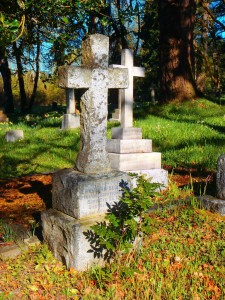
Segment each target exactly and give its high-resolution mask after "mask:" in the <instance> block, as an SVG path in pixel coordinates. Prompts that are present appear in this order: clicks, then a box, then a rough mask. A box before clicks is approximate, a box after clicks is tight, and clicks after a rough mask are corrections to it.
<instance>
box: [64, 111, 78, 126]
mask: <svg viewBox="0 0 225 300" xmlns="http://www.w3.org/2000/svg"><path fill="white" fill-rule="evenodd" d="M79 127H80V116H79V115H75V114H64V115H63V119H62V129H70V128H79Z"/></svg>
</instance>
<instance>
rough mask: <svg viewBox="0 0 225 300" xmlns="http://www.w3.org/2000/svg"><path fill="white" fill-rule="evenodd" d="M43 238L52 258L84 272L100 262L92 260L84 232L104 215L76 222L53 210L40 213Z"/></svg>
mask: <svg viewBox="0 0 225 300" xmlns="http://www.w3.org/2000/svg"><path fill="white" fill-rule="evenodd" d="M41 219H42V224H43V237H44V241H45V242H46V244H47V245H48V246H49V248H50V250H51V251H52V252H53V254H54V256H55V257H56V258H57V259H59V260H60V261H62V263H64V264H65V265H66V267H67V268H75V269H76V270H78V271H84V270H87V269H88V268H90V267H91V266H92V265H94V264H98V265H99V264H101V263H102V260H100V259H98V258H94V255H93V253H89V252H88V250H90V249H91V246H90V243H89V242H88V240H87V239H86V237H85V235H84V232H86V231H87V230H89V229H90V226H91V225H94V224H96V222H101V221H103V220H104V215H98V216H95V217H92V218H86V219H82V220H77V219H75V218H72V217H70V216H68V215H66V214H64V213H62V212H59V211H57V210H55V209H49V210H47V211H44V212H42V213H41Z"/></svg>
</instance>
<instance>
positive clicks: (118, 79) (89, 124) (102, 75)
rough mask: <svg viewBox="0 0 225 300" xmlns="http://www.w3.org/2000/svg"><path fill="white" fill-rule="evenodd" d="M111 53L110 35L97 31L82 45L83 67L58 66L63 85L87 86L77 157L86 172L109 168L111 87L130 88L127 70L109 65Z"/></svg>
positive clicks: (84, 95) (79, 167) (83, 99)
mask: <svg viewBox="0 0 225 300" xmlns="http://www.w3.org/2000/svg"><path fill="white" fill-rule="evenodd" d="M108 52H109V39H108V37H106V36H103V35H101V34H94V35H91V36H89V37H88V38H87V39H86V40H85V41H84V42H83V44H82V62H83V65H82V66H81V67H77V66H63V67H60V68H59V85H60V86H61V87H66V88H87V89H88V90H87V91H86V92H85V93H84V94H83V96H82V97H81V122H80V123H81V148H80V151H79V153H78V155H77V160H76V167H77V169H78V170H79V171H80V172H83V173H99V172H102V173H104V172H108V171H110V169H111V167H110V161H109V158H108V154H107V151H106V144H107V139H106V132H107V115H108V109H107V96H108V89H109V88H127V87H128V70H127V69H121V68H117V69H112V68H108V57H109V54H108Z"/></svg>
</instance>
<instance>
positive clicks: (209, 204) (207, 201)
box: [198, 195, 225, 216]
mask: <svg viewBox="0 0 225 300" xmlns="http://www.w3.org/2000/svg"><path fill="white" fill-rule="evenodd" d="M198 199H199V200H200V202H201V204H202V206H203V208H204V209H207V210H209V211H211V212H216V213H218V214H220V215H221V216H225V200H221V199H218V198H216V197H213V196H211V195H205V196H201V197H198Z"/></svg>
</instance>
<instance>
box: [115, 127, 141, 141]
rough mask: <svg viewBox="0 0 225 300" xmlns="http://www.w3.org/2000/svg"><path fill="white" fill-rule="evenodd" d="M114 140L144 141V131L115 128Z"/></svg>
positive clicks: (132, 128) (130, 128)
mask: <svg viewBox="0 0 225 300" xmlns="http://www.w3.org/2000/svg"><path fill="white" fill-rule="evenodd" d="M112 138H113V139H119V140H132V139H136V140H137V139H142V129H141V128H134V127H127V128H123V127H114V128H112Z"/></svg>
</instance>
